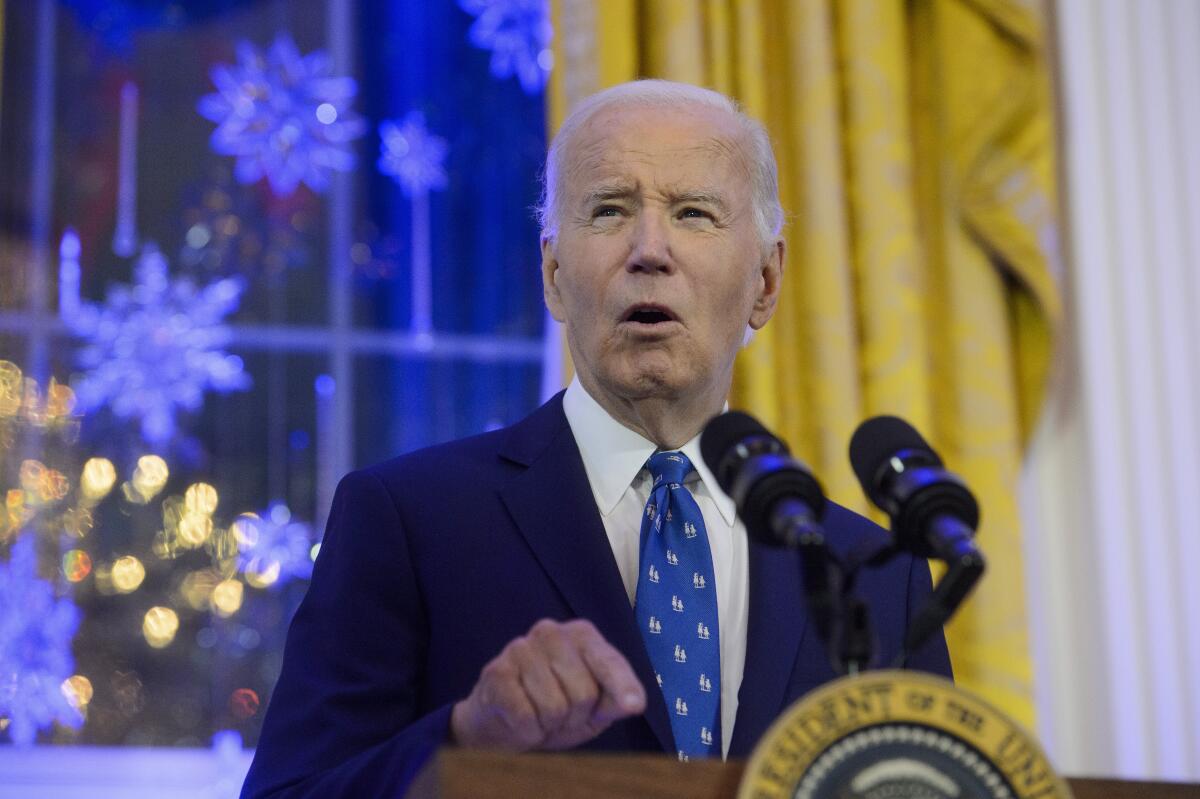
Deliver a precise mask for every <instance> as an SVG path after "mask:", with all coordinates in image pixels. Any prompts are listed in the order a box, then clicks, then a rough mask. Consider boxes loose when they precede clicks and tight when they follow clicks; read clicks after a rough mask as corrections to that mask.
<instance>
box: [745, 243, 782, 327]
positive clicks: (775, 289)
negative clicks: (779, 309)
mask: <svg viewBox="0 0 1200 799" xmlns="http://www.w3.org/2000/svg"><path fill="white" fill-rule="evenodd" d="M784 250H785V245H784V243H783V239H782V238H781V239H779V240H778V241H776V242H775V244H774V245H773V246H772V247H771V249H770V250H768V251H767V255H766V257H765V258H763V262H762V267H761V269H760V271H759V276H758V277H759V281H760V282H759V286H758V296H757V297H755V299H754V308H753V309H752V310H751V311H750V327H752V328H754V329H755V330H760V329H762V326H763V325H765V324H766V323H767V322H768V321H770V319H771V317H772V316H774V315H775V306H776V305H777V304H778V303H779V292H780V291H781V289H782V286H783V254H784Z"/></svg>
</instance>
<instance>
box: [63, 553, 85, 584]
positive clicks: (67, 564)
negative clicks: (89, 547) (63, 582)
mask: <svg viewBox="0 0 1200 799" xmlns="http://www.w3.org/2000/svg"><path fill="white" fill-rule="evenodd" d="M62 570H63V574H64V575H66V578H67V579H68V580H69V581H71V582H73V583H78V582H82V581H83V579H84V578H85V577H87V576H88V575H89V574H91V573H92V556H91V555H89V554H88V553H86V552H84V551H83V550H82V549H69V550H67V552H66V554H64V555H63V558H62Z"/></svg>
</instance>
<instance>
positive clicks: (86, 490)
mask: <svg viewBox="0 0 1200 799" xmlns="http://www.w3.org/2000/svg"><path fill="white" fill-rule="evenodd" d="M116 482H117V469H116V467H114V466H113V462H112V461H110V460H109V459H108V458H88V460H87V463H85V464H83V473H82V474H81V475H80V476H79V490H80V491H81V492H82V493H83V497H84V499H86V500H88V501H89V502H99V501H100V500H102V499H104V498H105V497H106V496H108V493H109V492H110V491H112V487H113V485H114V484H115V483H116Z"/></svg>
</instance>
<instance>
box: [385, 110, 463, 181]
mask: <svg viewBox="0 0 1200 799" xmlns="http://www.w3.org/2000/svg"><path fill="white" fill-rule="evenodd" d="M379 143H380V153H379V171H380V172H382V173H383V174H385V175H390V176H391V177H392V178H394V179H395V181H396V182H397V183H399V184H400V186H401V188H403V189H404V193H405V194H406V195H408V196H409V197H413V196H415V195H417V194H419V193H421V192H426V191H429V190H431V189H444V188H446V170H445V168H444V167H443V166H442V164H443V162H444V161H445V160H446V150H447V147H446V140H445V139H443V138H442V137H441V136H435V135H433V134H432V133H430V132H429V129H428V128H427V127H426V126H425V115H424V114H422V113H421V112H420V111H410V112H409V113H408V114H407V115H406V116H405V117H404V119H403V120H387V121H385V122H382V123H380V125H379Z"/></svg>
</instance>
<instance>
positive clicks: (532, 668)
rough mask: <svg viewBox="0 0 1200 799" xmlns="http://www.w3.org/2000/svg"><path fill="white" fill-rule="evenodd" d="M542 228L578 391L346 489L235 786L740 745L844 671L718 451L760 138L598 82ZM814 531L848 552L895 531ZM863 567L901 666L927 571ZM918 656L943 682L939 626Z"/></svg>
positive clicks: (293, 793) (764, 275) (360, 780)
mask: <svg viewBox="0 0 1200 799" xmlns="http://www.w3.org/2000/svg"><path fill="white" fill-rule="evenodd" d="M541 218H542V279H543V282H544V292H545V298H546V304H547V305H548V306H549V308H550V311H551V313H552V314H553V315H554V317H555V318H556V319H558V320H559V321H560V322H562V323H564V325H565V326H566V333H567V343H568V346H569V347H570V351H571V355H572V358H573V359H574V363H575V367H576V371H577V377H576V379H575V380H574V381H573V382H572V384H571V385H570V386H569V387H568V388H567V390H566V391H565V392H563V393H561V394H559V395H557V396H556V397H554V398H553V399H551V400H550V401H549V402H547V403H546V404H545V405H544V406H542V407H541V408H539V409H538V410H536V411H534V412H533V414H532V415H530V416H529V417H527V418H526V419H524V420H522V421H521V422H518V423H517V424H515V425H513V426H512V427H510V428H507V429H504V430H500V431H496V432H491V433H486V434H484V435H481V436H476V437H473V438H468V439H464V440H461V441H456V442H452V443H450V444H445V445H442V446H437V447H433V448H430V449H427V450H423V451H420V452H415V453H412V454H409V455H405V456H403V457H400V458H397V459H395V460H393V461H389V462H387V463H383V464H380V465H378V466H374V467H371V468H368V469H364V470H362V471H358V472H355V473H352V474H350V475H348V476H347V477H346V478H345V479H344V480H343V481H342V483H341V485H340V486H339V488H338V491H337V495H336V496H335V498H334V501H333V508H332V511H331V513H330V517H329V527H328V530H327V531H326V534H325V539H324V543H323V545H322V548H321V554H320V557H319V558H318V559H317V563H316V567H315V570H314V573H313V579H312V584H311V586H310V588H309V590H308V593H307V595H306V596H305V598H304V601H303V603H302V604H301V606H300V609H299V610H298V611H297V613H296V617H295V619H294V621H293V622H292V626H291V630H290V632H289V635H288V642H287V646H286V651H285V654H284V662H283V669H282V673H281V675H280V678H279V683H278V685H277V687H276V689H275V692H274V695H273V696H272V698H271V703H270V708H269V711H268V713H267V717H266V720H265V723H264V727H263V732H262V737H261V740H260V743H259V748H258V751H257V754H256V757H255V760H254V764H253V766H252V767H251V770H250V775H249V777H248V778H247V781H246V786H245V789H244V792H243V796H246V797H280V798H282V797H289V798H291V797H297V798H298V797H322V798H323V799H329V798H330V797H384V796H397V795H400V794H401V793H403V791H404V789H405V787H406V786H407V785H408V783H409V781H410V780H411V779H412V777H413V776H414V775H415V772H416V770H417V769H418V768H419V767H420V765H421V764H422V763H423V762H424V760H425V759H426V758H427V757H428V756H429V754H430V753H431V752H432V751H433V750H435V749H436V748H437V747H439V746H443V745H459V746H471V747H495V748H504V749H512V750H530V749H567V748H572V747H585V748H589V749H599V750H618V751H622V750H623V751H658V752H664V753H669V754H670V755H671V756H675V757H679V758H680V759H685V760H686V759H693V758H699V757H722V756H727V757H744V756H746V755H747V754H748V753H749V752H750V750H751V749H752V748H753V746H754V744H755V742H756V741H757V740H758V739H759V737H760V736H761V735H762V733H763V732H764V731H765V730H766V728H767V726H768V725H769V724H770V723H771V722H772V721H773V720H774V718H775V717H776V716H777V715H778V714H779V713H780V712H781V711H783V710H784V709H785V708H786V707H787V706H788V705H789V704H790V703H791V702H793V701H795V700H796V699H798V698H799V697H800V696H801V695H803V694H804V693H806V692H807V691H809V690H811V689H812V688H815V687H816V686H818V685H820V684H821V683H823V682H825V681H827V680H829V679H832V678H834V677H835V676H836V674H835V673H834V671H833V669H832V668H831V666H830V665H829V662H828V658H827V656H826V654H825V650H824V647H823V645H822V642H821V641H820V640H818V637H817V633H816V630H815V629H814V624H812V623H810V622H809V620H808V618H807V616H806V612H805V605H804V598H803V597H804V594H803V586H802V584H801V580H800V564H799V562H798V560H797V558H798V556H797V555H796V554H795V553H793V552H789V551H784V550H773V549H770V548H768V547H766V546H763V545H760V544H758V543H756V542H752V541H748V540H747V538H746V534H745V529H744V527H743V526H742V524H741V522H740V521H739V520H738V519H737V518H736V516H735V515H734V508H733V503H732V501H731V500H730V499H729V497H728V496H726V495H725V494H724V493H722V491H721V489H720V488H719V487H718V486H717V484H716V481H715V480H714V478H713V476H712V475H711V474H710V473H709V471H708V470H707V468H706V467H705V466H704V464H703V463H702V462H701V459H700V457H699V434H700V431H701V429H702V428H703V427H704V425H705V423H706V422H707V421H708V420H709V419H710V418H712V417H713V416H714V415H716V414H718V413H720V412H721V411H722V409H723V407H724V406H725V402H726V397H727V395H728V393H729V389H730V384H731V381H732V375H733V362H734V357H735V356H736V354H737V352H738V350H739V348H741V346H742V345H743V343H744V342H745V340H746V338H747V337H748V336H749V335H750V333H751V331H753V330H756V329H758V328H761V327H762V326H763V325H765V324H767V322H768V321H769V320H770V319H771V316H772V314H773V313H774V311H775V306H776V303H777V301H778V299H779V294H780V285H781V281H782V280H783V271H784V270H783V260H784V242H783V239H782V238H781V236H780V228H781V226H782V218H783V212H782V209H781V208H780V204H779V199H778V187H777V177H776V167H775V160H774V155H773V153H772V151H771V145H770V141H769V139H768V137H767V134H766V132H765V130H764V129H763V127H762V126H761V125H760V124H759V123H758V122H756V121H754V120H752V119H750V118H749V117H747V116H746V115H744V114H743V113H741V112H740V111H739V110H738V108H737V106H736V104H735V103H734V102H733V101H731V100H730V99H729V98H727V97H724V96H723V95H720V94H717V93H716V92H712V91H709V90H706V89H700V88H697V87H694V86H687V85H683V84H677V83H670V82H666V81H657V80H646V81H637V82H633V83H627V84H623V85H620V86H616V87H613V88H611V89H608V90H606V91H603V92H600V93H599V94H596V95H594V96H592V97H590V98H588V99H587V100H586V101H584V102H583V103H581V104H580V105H579V106H578V107H577V108H576V109H575V111H574V112H573V113H572V114H571V116H570V117H569V118H568V119H567V121H566V122H565V123H564V125H563V127H562V130H561V131H560V132H559V134H558V136H557V137H556V138H555V140H554V142H553V144H552V145H551V147H550V153H549V156H548V160H547V168H546V186H545V193H544V200H543V204H542V208H541ZM823 521H824V524H825V527H826V530H827V531H828V533H829V536H830V538H831V539H833V540H834V541H835V542H836V545H837V546H838V547H839V548H849V547H852V546H856V545H859V544H862V543H864V542H866V541H868V540H869V539H873V538H877V537H879V536H881V535H883V534H884V533H883V531H882V530H881V529H880V528H878V527H876V526H875V525H874V524H873V523H871V522H870V521H868V520H866V519H863V518H861V517H859V516H857V515H855V514H853V513H851V512H850V511H848V510H845V509H844V508H841V507H839V506H837V505H834V504H832V503H830V505H829V507H828V508H827V510H826V512H825V515H824V519H823ZM860 581H861V590H862V593H863V594H864V595H865V598H866V601H867V602H868V604H869V606H870V608H871V611H872V618H873V620H874V623H875V626H876V631H875V632H876V636H877V638H878V651H879V652H880V653H881V655H882V656H883V658H884V659H885V662H886V660H890V658H891V656H893V655H894V654H895V653H896V652H898V651H899V650H900V644H901V641H902V639H903V636H904V632H905V629H906V627H907V624H908V619H909V615H910V613H911V612H912V611H913V610H914V609H915V608H916V607H917V606H918V605H919V603H920V601H921V600H922V599H923V598H924V596H925V595H926V594H927V593H928V592H929V590H930V577H929V571H928V568H927V566H926V564H925V563H924V562H923V561H916V560H913V559H911V558H908V557H902V558H897V559H895V560H893V561H891V562H890V563H889V564H887V565H886V566H884V567H881V568H878V569H874V570H868V571H867V573H866V574H865V575H864V576H863V577H860ZM907 665H908V666H909V667H911V668H920V669H924V670H927V671H932V672H935V673H939V674H945V675H948V674H949V671H950V665H949V659H948V656H947V653H946V648H945V643H944V640H942V639H941V638H940V636H939V637H938V638H937V640H935V641H934V642H933V643H931V644H929V645H927V646H926V647H925V648H924V649H922V650H919V651H917V652H916V653H914V654H913V655H912V656H911V657H910V658H909V660H908V664H907Z"/></svg>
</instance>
